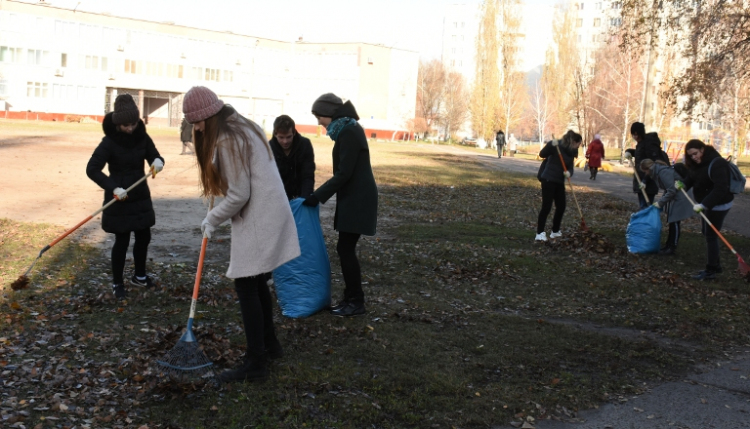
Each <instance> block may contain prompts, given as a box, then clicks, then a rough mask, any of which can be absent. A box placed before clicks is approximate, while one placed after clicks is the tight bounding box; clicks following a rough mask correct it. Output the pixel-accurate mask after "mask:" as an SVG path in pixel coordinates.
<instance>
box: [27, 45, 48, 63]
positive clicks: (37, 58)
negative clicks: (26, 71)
mask: <svg viewBox="0 0 750 429" xmlns="http://www.w3.org/2000/svg"><path fill="white" fill-rule="evenodd" d="M48 58H49V51H42V50H41V49H29V50H27V51H26V62H27V63H28V64H29V65H32V66H40V65H42V64H46V63H47V61H46V60H47V59H48Z"/></svg>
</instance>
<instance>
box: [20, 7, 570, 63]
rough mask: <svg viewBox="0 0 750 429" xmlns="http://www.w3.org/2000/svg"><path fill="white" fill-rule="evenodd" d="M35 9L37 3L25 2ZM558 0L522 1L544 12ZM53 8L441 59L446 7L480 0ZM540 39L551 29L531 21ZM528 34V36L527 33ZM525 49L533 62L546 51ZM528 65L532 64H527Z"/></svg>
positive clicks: (546, 25)
mask: <svg viewBox="0 0 750 429" xmlns="http://www.w3.org/2000/svg"><path fill="white" fill-rule="evenodd" d="M28 1H29V2H30V3H36V2H37V0H28ZM556 1H557V0H526V1H525V2H524V3H525V4H527V5H541V6H549V5H551V4H554V3H555V2H556ZM46 2H47V3H48V4H51V5H53V6H59V7H65V8H70V9H73V8H75V7H77V8H78V10H83V11H91V12H108V13H110V14H112V15H117V16H126V17H130V18H139V19H147V20H151V21H173V22H174V23H176V24H181V25H187V26H190V27H200V28H208V29H213V30H222V31H223V30H230V31H233V32H235V33H241V34H248V35H253V36H257V37H265V38H271V39H278V40H287V41H291V40H297V38H298V37H304V39H305V40H307V41H310V42H368V43H382V44H384V45H386V46H392V47H396V48H402V49H409V50H413V51H417V52H419V53H420V54H421V56H422V57H423V58H433V57H435V58H436V57H439V56H440V49H441V40H442V24H443V9H444V6H445V5H446V4H451V3H465V4H476V5H479V4H480V3H481V0H317V1H315V0H201V1H198V0H80V1H79V0H46ZM536 20H537V21H539V22H534V23H533V27H535V28H538V29H539V34H532V35H531V36H532V38H534V37H536V38H537V39H538V38H539V36H540V34H543V33H545V32H547V29H548V28H550V27H551V23H550V22H547V18H544V17H538V18H536ZM527 32H528V31H527ZM537 45H539V42H537V43H535V44H534V46H531V47H529V48H528V50H533V51H535V52H527V55H531V56H533V57H534V58H537V57H540V53H539V52H536V51H539V50H541V51H542V53H543V50H544V48H545V47H540V46H537ZM530 62H532V63H533V62H536V61H531V60H530Z"/></svg>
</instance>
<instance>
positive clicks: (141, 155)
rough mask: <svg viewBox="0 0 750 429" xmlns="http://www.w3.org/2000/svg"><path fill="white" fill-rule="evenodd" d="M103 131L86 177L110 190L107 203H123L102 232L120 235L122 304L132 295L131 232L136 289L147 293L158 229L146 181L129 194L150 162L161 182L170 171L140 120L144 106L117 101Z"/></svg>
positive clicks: (115, 256)
mask: <svg viewBox="0 0 750 429" xmlns="http://www.w3.org/2000/svg"><path fill="white" fill-rule="evenodd" d="M102 128H103V129H104V138H103V139H102V142H101V143H99V146H97V148H96V150H94V154H93V155H91V159H90V160H89V162H88V165H87V166H86V175H87V176H88V177H89V178H90V179H91V180H93V181H94V182H96V184H97V185H99V186H100V187H101V188H102V189H104V204H106V203H108V202H109V201H111V200H112V198H115V199H117V200H119V201H118V202H117V203H115V204H113V205H111V206H109V207H108V208H107V209H106V210H104V213H102V229H103V230H104V231H106V232H109V233H111V234H114V235H115V244H114V245H113V246H112V292H113V293H114V295H115V297H116V298H117V299H123V298H125V297H126V296H127V290H126V289H125V283H124V281H123V271H124V270H125V257H126V256H127V252H128V246H130V234H131V233H132V234H133V235H134V236H135V243H134V244H133V263H134V265H135V273H134V274H133V277H131V278H130V284H132V285H134V286H143V287H147V288H150V287H153V286H154V283H153V282H152V280H151V278H150V277H149V276H148V275H147V274H146V260H147V257H148V245H149V243H150V242H151V227H152V226H154V225H155V224H156V214H155V213H154V206H153V204H152V202H151V191H150V190H149V188H148V184H147V183H146V182H142V183H141V184H140V185H138V186H136V187H135V188H133V189H132V190H131V191H130V192H127V191H125V189H126V188H129V187H130V186H131V185H132V184H133V183H135V182H137V181H138V179H140V178H142V177H143V176H144V174H145V173H144V170H143V162H144V161H146V162H147V163H148V165H150V170H151V174H152V175H153V176H154V177H155V176H156V173H158V172H160V171H161V170H162V168H164V158H162V157H161V155H159V151H158V150H156V146H154V141H153V140H151V137H149V135H148V134H147V133H146V125H145V124H144V123H143V121H142V120H141V119H140V115H139V112H138V106H137V105H136V104H135V100H133V97H132V96H131V95H130V94H120V95H118V96H117V98H116V99H115V110H114V111H113V112H110V113H107V115H106V116H104V121H103V122H102ZM105 165H107V166H108V167H109V176H107V175H106V174H104V172H103V171H102V170H103V169H104V166H105Z"/></svg>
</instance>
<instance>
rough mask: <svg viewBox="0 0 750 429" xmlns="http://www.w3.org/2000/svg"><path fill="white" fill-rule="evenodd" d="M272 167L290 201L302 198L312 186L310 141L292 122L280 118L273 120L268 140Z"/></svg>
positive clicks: (313, 180) (312, 158)
mask: <svg viewBox="0 0 750 429" xmlns="http://www.w3.org/2000/svg"><path fill="white" fill-rule="evenodd" d="M269 143H270V144H271V149H272V150H273V156H274V158H275V159H276V166H277V167H278V169H279V174H280V175H281V181H282V182H284V190H285V191H286V196H287V198H289V199H290V200H292V199H294V198H298V197H302V198H306V197H308V196H309V195H310V194H312V192H313V187H314V186H315V153H314V152H313V147H312V143H310V139H307V138H305V137H302V136H301V135H300V134H299V133H298V132H297V130H296V129H295V125H294V120H293V119H292V118H290V117H289V116H287V115H281V116H279V117H278V118H276V120H275V121H273V138H271V141H269Z"/></svg>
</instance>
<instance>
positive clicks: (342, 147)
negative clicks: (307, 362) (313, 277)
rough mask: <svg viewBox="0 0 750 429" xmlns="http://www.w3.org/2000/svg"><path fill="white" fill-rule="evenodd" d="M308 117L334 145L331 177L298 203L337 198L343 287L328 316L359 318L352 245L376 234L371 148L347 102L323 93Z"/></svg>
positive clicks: (358, 275)
mask: <svg viewBox="0 0 750 429" xmlns="http://www.w3.org/2000/svg"><path fill="white" fill-rule="evenodd" d="M312 113H313V115H315V118H317V120H318V124H320V125H322V126H324V127H325V128H326V133H327V134H328V137H330V138H331V140H333V141H334V142H335V143H334V145H333V152H332V156H333V177H331V178H330V179H328V181H326V182H325V183H324V184H322V185H321V186H320V187H319V188H318V189H316V190H315V192H313V193H312V195H310V196H309V197H307V199H305V202H304V203H303V204H304V205H306V206H313V207H314V206H316V205H318V203H325V202H326V201H328V200H329V199H330V198H331V197H332V196H333V194H336V214H335V215H334V218H333V228H334V229H335V230H336V231H338V232H339V240H338V243H336V252H337V253H338V254H339V259H340V260H341V274H342V275H343V277H344V284H345V288H344V297H343V299H342V300H341V301H340V302H339V303H338V304H336V305H334V306H333V307H331V314H332V315H334V316H340V317H350V316H358V315H361V314H365V293H364V291H363V290H362V272H361V269H360V265H359V260H358V259H357V252H356V251H357V241H359V238H360V236H361V235H362V234H364V235H375V228H376V226H377V223H378V187H377V185H376V184H375V176H374V175H373V174H372V166H371V165H370V148H369V147H368V145H367V137H366V136H365V131H364V129H362V126H360V125H359V123H358V122H357V120H358V119H359V116H358V115H357V111H356V110H355V109H354V105H353V104H352V102H351V101H347V102H346V103H344V102H343V101H342V100H341V98H339V97H337V96H336V95H334V94H331V93H328V94H323V95H321V96H320V97H318V99H317V100H315V102H314V103H313V105H312Z"/></svg>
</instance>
